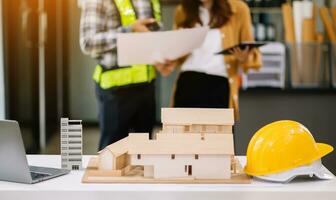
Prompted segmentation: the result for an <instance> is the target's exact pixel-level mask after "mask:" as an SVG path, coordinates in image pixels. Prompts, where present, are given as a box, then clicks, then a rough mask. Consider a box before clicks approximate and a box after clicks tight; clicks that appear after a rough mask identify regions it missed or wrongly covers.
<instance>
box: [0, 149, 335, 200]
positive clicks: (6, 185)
mask: <svg viewBox="0 0 336 200" xmlns="http://www.w3.org/2000/svg"><path fill="white" fill-rule="evenodd" d="M89 157H90V156H84V158H83V165H84V166H86V165H87V163H88V160H89ZM239 159H240V160H241V161H242V163H243V164H244V160H245V157H240V158H239ZM2 162H3V161H2ZM28 162H29V164H30V165H37V166H45V167H60V165H61V164H60V163H61V158H60V156H58V155H29V156H28ZM83 173H84V172H83V171H73V172H71V173H70V174H68V175H65V176H61V177H58V178H55V179H51V180H48V181H44V182H41V183H37V184H33V185H26V184H19V183H10V182H2V181H0V200H12V199H13V200H20V199H25V200H39V199H47V200H56V199H57V200H67V199H71V200H74V199H76V200H87V199H93V200H100V199H111V200H112V199H113V200H123V199H134V200H141V199H146V200H151V199H153V200H154V199H155V200H165V199H183V200H188V199H192V200H209V199H220V200H224V199H234V200H240V199H244V200H245V199H246V200H263V199H267V200H270V199H271V200H290V199H295V200H297V199H303V200H313V199H314V200H316V199H318V200H324V199H327V200H333V199H336V179H333V180H328V181H321V180H310V179H308V181H303V180H300V181H294V182H292V183H289V184H274V183H267V182H261V181H257V180H253V182H252V184H247V185H228V184H213V185H211V184H210V185H208V184H207V185H205V184H199V185H185V184H83V183H81V178H82V176H83Z"/></svg>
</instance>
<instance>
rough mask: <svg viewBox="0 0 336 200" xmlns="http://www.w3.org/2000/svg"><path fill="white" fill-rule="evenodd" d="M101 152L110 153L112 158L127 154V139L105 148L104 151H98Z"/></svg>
mask: <svg viewBox="0 0 336 200" xmlns="http://www.w3.org/2000/svg"><path fill="white" fill-rule="evenodd" d="M103 151H110V152H111V153H112V154H113V155H114V156H120V155H122V154H125V153H127V151H128V137H126V138H124V139H122V140H119V141H117V142H115V143H113V144H110V145H109V146H107V147H105V149H103V150H101V151H99V152H98V153H101V152H103Z"/></svg>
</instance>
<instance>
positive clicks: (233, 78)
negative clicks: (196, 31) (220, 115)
mask: <svg viewBox="0 0 336 200" xmlns="http://www.w3.org/2000/svg"><path fill="white" fill-rule="evenodd" d="M174 26H175V29H180V28H193V27H199V26H208V27H209V28H210V30H209V32H208V34H207V36H206V38H205V41H204V43H203V45H202V46H201V47H200V48H198V49H196V50H194V51H193V52H192V53H191V54H190V55H188V56H187V57H185V58H183V59H181V60H180V66H181V68H180V71H181V73H180V74H179V76H178V79H177V83H176V86H175V87H176V90H175V94H174V96H173V98H174V102H173V105H174V107H198V108H229V107H230V108H234V109H235V113H236V117H237V114H238V91H239V78H238V75H239V72H240V71H244V72H246V71H247V70H248V69H251V68H253V69H258V68H259V67H260V66H261V56H260V53H259V52H258V50H257V49H244V50H241V49H239V48H236V49H234V50H233V51H232V52H231V53H232V54H231V55H228V56H223V55H215V53H216V52H219V51H221V50H222V49H226V48H228V47H231V46H234V45H236V44H239V43H240V42H243V41H253V34H252V30H251V27H252V24H251V16H250V11H249V8H248V6H247V5H246V4H245V3H244V2H243V1H241V0H183V1H182V3H181V5H179V6H178V7H177V9H176V14H175V22H174Z"/></svg>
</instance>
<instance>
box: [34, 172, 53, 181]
mask: <svg viewBox="0 0 336 200" xmlns="http://www.w3.org/2000/svg"><path fill="white" fill-rule="evenodd" d="M30 174H31V177H32V179H33V180H36V179H41V178H44V177H47V176H50V174H44V173H39V172H30Z"/></svg>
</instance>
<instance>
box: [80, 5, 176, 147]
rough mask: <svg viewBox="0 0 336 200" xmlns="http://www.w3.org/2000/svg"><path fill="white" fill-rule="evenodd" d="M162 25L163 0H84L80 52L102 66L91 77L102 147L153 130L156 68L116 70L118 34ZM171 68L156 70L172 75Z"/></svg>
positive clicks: (97, 67) (127, 67) (143, 66)
mask: <svg viewBox="0 0 336 200" xmlns="http://www.w3.org/2000/svg"><path fill="white" fill-rule="evenodd" d="M160 21H161V8H160V2H159V0H85V2H84V3H83V11H82V16H81V25H80V45H81V49H82V51H83V52H84V53H85V54H87V55H90V56H92V57H94V58H95V59H96V60H97V62H98V65H97V66H96V68H95V71H94V74H93V79H94V81H95V82H96V96H97V100H98V105H99V123H100V129H101V137H100V142H99V149H103V148H104V147H106V146H107V145H109V144H111V143H113V142H116V141H118V140H120V139H122V138H124V137H126V136H127V135H128V133H129V131H133V132H151V130H152V128H153V125H154V123H155V87H154V81H155V68H154V67H153V66H151V65H133V66H122V67H120V66H118V65H117V49H116V35H117V33H127V32H147V31H149V25H151V24H153V23H155V22H159V23H160ZM130 48H132V47H131V46H130ZM168 65H169V63H168V64H167V66H164V64H162V63H161V64H159V65H158V66H157V69H158V70H159V71H160V72H161V73H162V74H168V73H169V72H170V71H172V69H171V68H170V67H169V66H168ZM84 109H85V108H84Z"/></svg>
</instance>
